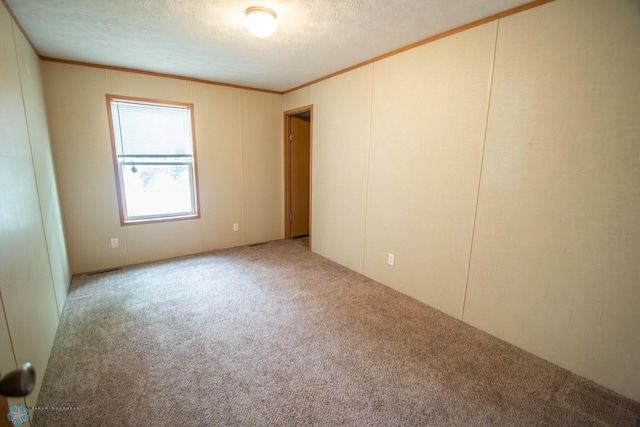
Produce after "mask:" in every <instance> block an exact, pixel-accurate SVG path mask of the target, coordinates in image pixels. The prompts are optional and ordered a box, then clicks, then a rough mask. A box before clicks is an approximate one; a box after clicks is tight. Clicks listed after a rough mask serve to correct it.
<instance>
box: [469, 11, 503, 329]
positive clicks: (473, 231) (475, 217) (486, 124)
mask: <svg viewBox="0 0 640 427" xmlns="http://www.w3.org/2000/svg"><path fill="white" fill-rule="evenodd" d="M499 31H500V19H498V20H497V21H496V36H495V40H494V44H493V58H492V61H491V73H490V78H489V90H488V97H487V112H486V115H485V122H484V135H483V138H482V155H481V156H480V171H479V173H478V189H477V191H476V201H475V206H474V211H473V226H472V228H471V243H470V245H469V261H468V263H467V280H466V281H465V285H464V295H463V297H462V310H461V312H460V320H462V321H463V322H464V312H465V308H466V305H467V291H468V290H469V278H470V276H471V259H472V256H473V244H474V243H475V235H476V223H477V220H478V205H479V202H480V188H481V185H482V170H483V166H484V153H485V148H486V146H487V132H488V129H489V112H490V110H491V95H492V92H493V76H494V73H495V66H496V54H497V50H498V34H499Z"/></svg>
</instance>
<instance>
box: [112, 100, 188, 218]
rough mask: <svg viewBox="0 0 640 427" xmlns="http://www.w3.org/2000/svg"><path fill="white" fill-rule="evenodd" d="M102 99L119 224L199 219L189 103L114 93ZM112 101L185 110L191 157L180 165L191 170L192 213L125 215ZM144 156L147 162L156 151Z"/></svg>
mask: <svg viewBox="0 0 640 427" xmlns="http://www.w3.org/2000/svg"><path fill="white" fill-rule="evenodd" d="M106 98H107V113H108V119H109V132H110V136H111V151H112V154H113V166H114V172H115V179H116V192H117V195H118V209H119V211H120V224H121V225H134V224H148V223H157V222H166V221H179V220H188V219H197V218H200V196H199V187H198V161H197V150H196V133H195V119H194V110H193V104H189V103H184V102H174V101H160V100H155V99H146V98H136V97H129V96H118V95H110V94H107V95H106ZM114 101H115V102H125V103H131V104H140V105H150V106H163V107H180V108H185V109H188V110H189V114H190V118H191V141H192V143H193V156H192V158H191V159H190V160H188V161H187V162H185V163H184V164H188V165H189V166H190V172H191V178H192V179H191V197H192V200H193V207H194V210H193V211H192V212H188V213H180V214H173V213H172V214H159V215H145V216H135V217H129V216H128V215H127V208H126V197H125V184H124V178H123V176H122V167H123V165H124V164H126V162H125V163H123V160H121V159H120V156H119V155H118V150H117V148H116V144H117V142H116V141H117V139H116V137H115V129H114V123H113V115H112V102H114ZM145 157H146V159H147V161H148V159H149V158H153V157H158V155H157V154H156V155H149V156H145ZM166 157H167V158H175V157H176V156H175V155H170V154H168V155H167V156H166ZM140 164H142V163H140ZM147 164H149V163H147ZM158 164H169V163H166V162H164V163H163V162H159V163H158ZM181 164H182V163H181Z"/></svg>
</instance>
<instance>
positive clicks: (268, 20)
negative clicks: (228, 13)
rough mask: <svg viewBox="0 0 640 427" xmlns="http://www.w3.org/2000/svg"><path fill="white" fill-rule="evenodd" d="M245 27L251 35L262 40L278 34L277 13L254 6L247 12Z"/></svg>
mask: <svg viewBox="0 0 640 427" xmlns="http://www.w3.org/2000/svg"><path fill="white" fill-rule="evenodd" d="M245 15H246V16H247V17H246V20H245V25H246V26H247V29H248V30H249V32H250V33H251V34H253V35H254V36H256V37H260V38H261V39H264V38H267V37H269V36H271V35H273V33H275V32H276V28H278V22H277V21H276V13H275V12H274V11H273V10H271V9H267V8H266V7H259V6H254V7H250V8H249V9H247V10H246V11H245Z"/></svg>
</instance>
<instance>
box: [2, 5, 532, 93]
mask: <svg viewBox="0 0 640 427" xmlns="http://www.w3.org/2000/svg"><path fill="white" fill-rule="evenodd" d="M530 1H531V0H499V1H496V0H455V1H452V0H413V1H411V0H304V1H303V0H273V1H259V0H255V1H248V0H237V1H229V0H106V1H98V0H6V2H7V4H8V5H9V7H10V9H11V10H12V12H13V13H14V15H15V16H16V18H17V20H18V21H19V22H20V25H21V26H22V27H23V28H24V30H25V32H26V33H27V36H28V37H29V39H30V40H31V42H32V43H33V45H34V46H35V48H36V49H37V51H38V53H39V54H40V55H41V56H45V57H52V58H58V59H67V60H72V61H81V62H88V63H93V64H101V65H110V66H116V67H126V68H133V69H137V70H144V71H154V72H159V73H167V74H173V75H178V76H184V77H192V78H197V79H204V80H211V81H215V82H221V83H230V84H236V85H242V86H249V87H254V88H261V89H269V90H274V91H286V90H288V89H291V88H293V87H296V86H299V85H302V84H304V83H307V82H310V81H312V80H315V79H317V78H320V77H323V76H326V75H328V74H331V73H334V72H336V71H340V70H342V69H345V68H348V67H350V66H352V65H355V64H358V63H361V62H363V61H366V60H368V59H371V58H374V57H376V56H379V55H382V54H385V53H387V52H390V51H393V50H395V49H398V48H401V47H404V46H406V45H409V44H411V43H414V42H417V41H420V40H423V39H425V38H428V37H431V36H434V35H437V34H440V33H442V32H445V31H447V30H450V29H453V28H456V27H459V26H461V25H464V24H467V23H470V22H473V21H476V20H478V19H482V18H485V17H487V16H490V15H493V14H495V13H499V12H502V11H505V10H508V9H511V8H513V7H516V6H519V5H522V4H525V3H528V2H530ZM250 6H266V7H269V8H271V9H273V10H274V11H275V12H276V13H277V15H278V30H277V32H276V34H275V35H273V36H272V37H270V38H267V39H257V38H255V37H253V36H252V35H251V34H249V32H248V31H247V30H246V28H245V27H244V11H245V9H246V8H247V7H250Z"/></svg>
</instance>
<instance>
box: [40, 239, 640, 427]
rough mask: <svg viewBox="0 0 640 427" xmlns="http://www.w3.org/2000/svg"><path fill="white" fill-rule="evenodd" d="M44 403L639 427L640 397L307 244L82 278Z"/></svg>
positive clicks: (80, 409) (103, 420) (362, 419)
mask: <svg viewBox="0 0 640 427" xmlns="http://www.w3.org/2000/svg"><path fill="white" fill-rule="evenodd" d="M428 285H429V284H428V283H425V284H424V286H428ZM38 405H39V406H48V407H67V409H42V410H36V411H35V414H34V425H35V426H121V425H136V426H178V425H184V426H191V425H193V426H196V425H197V426H208V425H210V426H218V425H219V426H231V425H244V426H265V425H272V426H294V425H296V426H298V425H300V426H301V425H318V426H342V425H349V426H365V425H371V426H405V425H406V426H471V425H475V426H479V425H513V426H524V425H526V426H535V425H552V426H558V425H576V426H589V427H591V426H594V425H598V426H604V425H611V426H638V425H640V421H639V420H640V404H638V403H637V402H632V401H630V400H628V399H625V398H623V397H621V396H619V395H617V394H615V393H613V392H611V391H608V390H606V389H604V388H602V387H599V386H597V385H595V384H594V383H592V382H590V381H587V380H585V379H583V378H580V377H578V376H575V375H573V374H570V373H569V372H567V371H565V370H563V369H560V368H558V367H556V366H554V365H552V364H550V363H547V362H545V361H543V360H541V359H539V358H537V357H534V356H532V355H530V354H528V353H526V352H524V351H522V350H519V349H517V348H515V347H513V346H511V345H509V344H507V343H505V342H503V341H500V340H498V339H495V338H493V337H491V336H489V335H487V334H485V333H483V332H481V331H479V330H477V329H474V328H472V327H470V326H467V325H465V324H463V323H461V322H459V321H457V320H454V319H452V318H450V317H449V316H446V315H444V314H443V313H441V312H438V311H436V310H434V309H432V308H430V307H428V306H425V305H423V304H421V303H418V302H417V301H415V300H413V299H411V298H408V297H406V296H403V295H401V294H399V293H397V292H395V291H393V290H391V289H389V288H387V287H385V286H382V285H380V284H378V283H376V282H374V281H371V280H369V279H367V278H365V277H363V276H361V275H359V274H356V273H354V272H352V271H349V270H347V269H345V268H343V267H341V266H339V265H337V264H335V263H333V262H330V261H328V260H326V259H324V258H322V257H320V256H318V255H315V254H313V253H311V252H309V250H308V248H307V247H306V246H305V242H304V241H277V242H272V243H269V244H266V245H261V246H255V247H242V248H235V249H229V250H222V251H217V252H212V253H207V254H202V255H197V256H192V257H186V258H181V259H177V260H172V261H166V262H157V263H151V264H146V265H141V266H136V267H129V268H126V269H123V270H120V271H115V272H110V273H103V274H97V275H92V276H90V275H81V276H77V277H75V278H74V280H73V283H72V286H71V289H70V292H69V296H68V298H67V303H66V306H65V309H64V314H63V316H62V320H61V323H60V328H59V330H58V334H57V337H56V340H55V344H54V347H53V351H52V354H51V359H50V361H49V367H48V369H47V372H46V374H45V377H44V385H43V387H42V391H41V394H40V398H39V402H38ZM69 407H71V409H69ZM74 407H76V408H74Z"/></svg>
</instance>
